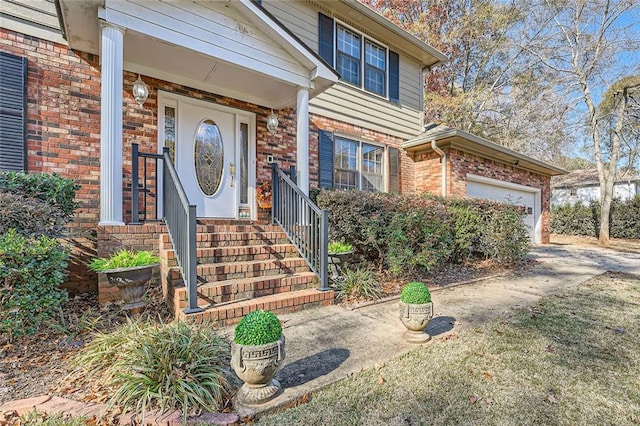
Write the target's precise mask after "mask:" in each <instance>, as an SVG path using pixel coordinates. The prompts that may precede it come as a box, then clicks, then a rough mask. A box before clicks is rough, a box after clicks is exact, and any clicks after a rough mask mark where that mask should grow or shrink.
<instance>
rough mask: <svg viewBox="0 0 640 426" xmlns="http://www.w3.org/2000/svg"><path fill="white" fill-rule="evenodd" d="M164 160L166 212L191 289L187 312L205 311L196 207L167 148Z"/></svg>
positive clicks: (176, 249) (185, 310) (167, 223)
mask: <svg viewBox="0 0 640 426" xmlns="http://www.w3.org/2000/svg"><path fill="white" fill-rule="evenodd" d="M162 157H163V160H164V161H163V165H164V167H163V168H162V170H163V171H162V176H163V185H162V209H163V214H164V220H165V223H166V225H167V230H168V231H169V238H171V243H172V244H173V249H174V251H175V254H176V259H177V261H178V266H179V267H180V273H181V274H182V279H183V280H184V284H185V286H186V287H187V295H188V298H189V306H188V307H186V308H185V309H184V313H185V314H192V313H195V312H202V310H203V309H201V308H199V307H198V287H197V285H198V277H197V275H196V262H197V259H196V206H195V205H193V204H190V203H189V198H188V197H187V193H186V192H185V191H184V188H183V187H182V183H181V182H180V179H179V178H178V173H177V172H176V169H175V167H174V166H173V162H172V161H171V155H170V154H169V149H168V148H164V150H163V153H162Z"/></svg>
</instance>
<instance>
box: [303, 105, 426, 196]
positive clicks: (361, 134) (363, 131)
mask: <svg viewBox="0 0 640 426" xmlns="http://www.w3.org/2000/svg"><path fill="white" fill-rule="evenodd" d="M318 130H326V131H328V132H337V133H339V134H341V135H344V136H345V137H349V136H350V137H352V138H354V139H355V140H362V141H365V142H366V141H371V142H375V143H378V144H383V145H385V146H390V147H395V148H398V149H400V192H403V193H405V192H412V191H413V190H414V183H413V174H414V170H413V167H414V164H413V161H412V160H411V158H409V156H407V154H406V152H405V151H404V150H403V149H402V148H401V146H400V145H401V144H402V142H404V139H402V138H398V137H396V136H392V135H388V134H385V133H380V132H376V131H373V130H371V129H367V128H364V127H360V126H355V125H353V124H349V123H345V122H342V121H338V120H333V119H330V118H327V117H322V116H319V115H314V114H312V115H311V127H310V135H312V137H310V140H309V144H310V147H309V157H310V159H311V164H312V165H313V169H312V170H311V173H312V175H311V177H310V181H311V187H312V188H313V187H317V186H318V170H317V167H316V166H315V165H316V164H318Z"/></svg>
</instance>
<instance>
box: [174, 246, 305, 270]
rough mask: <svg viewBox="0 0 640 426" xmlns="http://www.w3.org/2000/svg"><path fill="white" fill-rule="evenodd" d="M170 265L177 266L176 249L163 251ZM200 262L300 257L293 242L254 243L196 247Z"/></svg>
mask: <svg viewBox="0 0 640 426" xmlns="http://www.w3.org/2000/svg"><path fill="white" fill-rule="evenodd" d="M163 255H164V257H165V258H166V259H167V262H168V266H177V265H178V263H177V260H176V254H175V251H174V250H166V251H164V252H163ZM196 256H197V258H198V263H200V264H207V263H225V262H244V261H249V260H267V259H284V258H291V257H300V254H299V253H298V250H296V248H295V246H294V245H293V244H273V245H264V246H260V245H253V246H227V247H203V248H197V249H196Z"/></svg>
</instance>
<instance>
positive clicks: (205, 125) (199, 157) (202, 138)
mask: <svg viewBox="0 0 640 426" xmlns="http://www.w3.org/2000/svg"><path fill="white" fill-rule="evenodd" d="M195 142H196V143H195V148H194V151H195V152H194V166H195V169H196V178H197V180H198V185H200V189H201V190H202V192H203V193H204V194H205V195H208V196H211V195H213V194H215V193H216V192H217V191H218V189H219V188H220V183H221V181H222V171H223V169H224V147H223V145H222V135H220V129H218V126H217V125H216V123H214V122H213V121H211V120H208V119H207V120H203V121H202V122H201V123H200V124H199V125H198V128H197V129H196V141H195Z"/></svg>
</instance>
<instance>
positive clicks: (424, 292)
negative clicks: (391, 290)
mask: <svg viewBox="0 0 640 426" xmlns="http://www.w3.org/2000/svg"><path fill="white" fill-rule="evenodd" d="M400 300H401V301H402V302H404V303H407V304H409V305H422V304H424V303H429V302H431V293H429V289H428V288H427V286H426V285H424V284H423V283H421V282H417V281H414V282H412V283H409V284H407V285H405V286H404V288H403V289H402V293H400Z"/></svg>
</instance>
